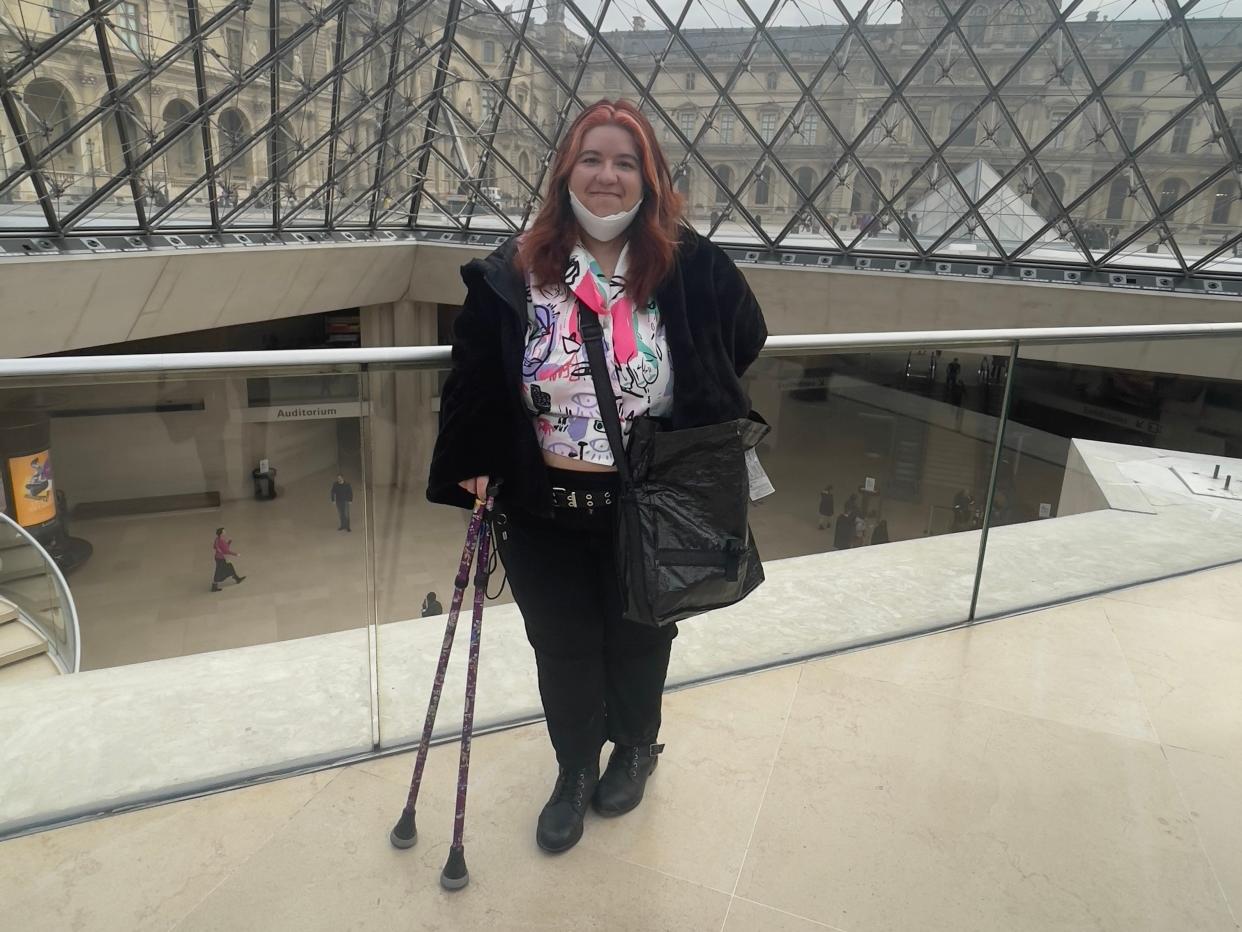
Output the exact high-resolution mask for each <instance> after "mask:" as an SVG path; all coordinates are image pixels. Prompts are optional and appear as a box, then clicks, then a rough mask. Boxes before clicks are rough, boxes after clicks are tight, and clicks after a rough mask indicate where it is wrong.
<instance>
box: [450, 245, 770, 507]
mask: <svg viewBox="0 0 1242 932" xmlns="http://www.w3.org/2000/svg"><path fill="white" fill-rule="evenodd" d="M516 246H517V243H516V239H510V240H509V241H508V242H506V243H505V244H504V245H502V246H500V247H498V248H497V249H496V251H495V252H493V253H492V254H491V255H489V256H487V257H486V258H484V259H475V260H473V261H472V262H469V263H467V264H466V265H464V266H462V270H461V277H462V280H463V281H464V282H465V283H466V303H465V305H464V306H463V307H462V310H461V313H460V315H459V316H458V318H457V323H456V325H455V326H454V329H453V368H452V372H451V373H450V374H449V376H448V379H447V380H446V381H445V384H444V389H443V391H442V393H441V397H440V434H439V437H438V438H437V439H436V446H435V452H434V453H433V455H432V460H431V475H430V477H429V480H428V486H427V498H428V499H430V500H431V501H433V502H440V503H443V504H446V505H457V506H459V507H462V508H470V507H473V505H474V498H473V496H471V495H469V494H467V493H466V492H464V491H463V490H462V489H461V488H459V487H458V485H457V483H458V482H460V481H461V480H463V479H470V478H473V477H474V476H491V477H493V478H500V479H503V480H504V491H503V495H504V498H505V500H506V502H508V503H510V504H513V505H517V506H518V507H521V508H522V509H523V510H525V511H527V512H529V513H532V514H544V515H546V514H549V513H550V512H551V507H552V506H551V498H552V492H551V484H550V483H549V481H548V475H547V469H546V467H545V466H544V463H543V457H542V454H541V453H540V449H539V444H538V441H537V440H536V437H535V430H534V427H533V426H532V423H531V421H532V419H531V417H530V415H529V414H528V413H527V412H526V409H525V407H524V406H523V403H522V395H521V391H522V388H521V386H522V356H523V353H524V352H525V349H526V332H527V318H526V282H525V281H524V279H523V276H522V275H521V273H520V272H519V271H518V270H517V269H516V268H515V267H514V265H513V253H514V250H515V249H516ZM656 303H657V304H658V306H659V308H660V315H661V317H662V318H663V321H664V327H665V334H666V336H667V339H668V347H669V355H670V357H671V360H672V368H673V415H672V420H673V428H674V429H681V428H686V427H701V426H704V425H706V424H718V423H721V422H723V421H728V420H732V419H733V418H738V417H746V416H747V415H748V414H750V413H751V412H750V400H749V398H748V397H747V395H746V391H745V389H744V388H743V387H742V383H741V376H742V373H744V372H745V371H746V368H747V367H748V366H749V365H750V364H751V363H752V362H754V360H755V358H756V357H757V356H758V355H759V350H760V349H761V348H762V347H763V343H764V341H765V340H766V339H767V334H768V331H767V327H766V325H765V324H764V320H763V312H762V311H761V310H760V308H759V304H758V302H757V301H756V300H755V296H754V295H753V294H752V293H751V290H750V286H749V285H747V283H746V279H745V278H743V277H742V274H741V272H739V271H738V269H737V267H736V266H735V265H734V264H733V260H731V259H730V258H729V257H728V256H727V255H726V254H725V253H724V251H723V250H721V249H720V247H718V246H716V245H715V244H714V243H712V242H711V241H709V240H707V239H705V238H704V237H702V236H700V235H699V234H698V233H696V232H694V231H693V230H691V229H689V228H688V227H686V228H683V232H682V235H681V243H680V245H679V248H678V251H677V264H676V266H675V268H674V270H673V272H672V273H671V274H670V275H669V277H668V279H666V280H665V282H664V283H663V284H662V285H661V286H660V287H659V288H658V289H657V290H656Z"/></svg>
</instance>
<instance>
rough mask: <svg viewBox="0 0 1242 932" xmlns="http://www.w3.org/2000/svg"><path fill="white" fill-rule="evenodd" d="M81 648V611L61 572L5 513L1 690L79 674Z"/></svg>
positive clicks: (0, 547) (0, 553) (0, 534)
mask: <svg viewBox="0 0 1242 932" xmlns="http://www.w3.org/2000/svg"><path fill="white" fill-rule="evenodd" d="M80 648H81V641H80V639H79V636H78V616H77V610H76V608H75V606H74V603H73V596H72V594H71V593H70V591H69V585H68V583H67V582H66V581H65V577H64V574H63V573H62V572H61V569H60V567H59V566H58V565H57V563H56V561H55V559H53V557H52V555H51V554H50V553H48V551H47V550H46V549H44V547H43V545H42V544H40V543H39V541H38V540H37V539H35V537H34V536H33V535H31V533H30V532H29V531H27V530H26V529H25V528H23V527H22V526H21V525H20V524H18V523H17V522H16V521H14V520H13V519H12V518H10V517H9V516H8V515H6V514H3V513H0V689H4V688H5V687H6V686H13V685H16V684H19V683H27V682H30V681H31V680H34V679H44V678H46V677H47V676H55V675H57V674H64V673H77V672H78V669H79V665H80V660H81V655H80ZM43 658H46V659H47V661H50V664H51V666H50V667H49V666H48V663H46V662H42V661H43Z"/></svg>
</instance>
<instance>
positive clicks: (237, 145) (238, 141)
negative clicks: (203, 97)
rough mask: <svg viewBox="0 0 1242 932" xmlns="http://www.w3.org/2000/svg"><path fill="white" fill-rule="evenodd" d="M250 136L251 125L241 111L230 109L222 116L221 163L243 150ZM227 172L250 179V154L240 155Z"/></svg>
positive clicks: (247, 152)
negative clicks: (243, 144)
mask: <svg viewBox="0 0 1242 932" xmlns="http://www.w3.org/2000/svg"><path fill="white" fill-rule="evenodd" d="M249 135H250V124H249V123H248V122H247V120H246V117H245V116H244V115H243V114H242V112H241V111H240V110H236V109H232V108H230V109H228V110H225V111H224V112H223V113H221V114H220V162H221V163H223V162H224V161H225V160H226V159H228V158H229V157H230V156H231V155H233V154H234V153H235V152H237V151H238V150H240V149H241V147H242V143H243V141H244V140H245V139H246V138H247V137H248V136H249ZM225 170H226V171H227V172H231V173H233V175H234V177H237V176H240V177H242V178H246V179H247V180H249V178H250V152H249V150H247V151H246V152H245V153H243V154H241V155H238V156H237V158H236V159H235V160H234V161H233V162H231V163H229V164H228V165H227V166H226V167H225Z"/></svg>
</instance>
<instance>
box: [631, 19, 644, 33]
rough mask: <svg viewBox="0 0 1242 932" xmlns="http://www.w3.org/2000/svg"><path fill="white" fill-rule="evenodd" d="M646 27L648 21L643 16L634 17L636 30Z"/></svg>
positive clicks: (640, 30)
mask: <svg viewBox="0 0 1242 932" xmlns="http://www.w3.org/2000/svg"><path fill="white" fill-rule="evenodd" d="M646 28H647V21H646V20H645V19H643V18H642V17H641V16H635V17H634V31H635V32H642V31H643V30H644V29H646Z"/></svg>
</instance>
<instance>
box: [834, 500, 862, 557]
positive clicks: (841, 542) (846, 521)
mask: <svg viewBox="0 0 1242 932" xmlns="http://www.w3.org/2000/svg"><path fill="white" fill-rule="evenodd" d="M857 511H858V496H857V495H851V496H850V497H849V498H848V499H846V502H845V507H844V508H843V509H841V517H839V518H837V526H836V528H835V529H834V530H833V532H832V547H833V549H834V550H848V549H849V548H850V542H851V541H852V540H853V538H854V517H855V514H856V513H857Z"/></svg>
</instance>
